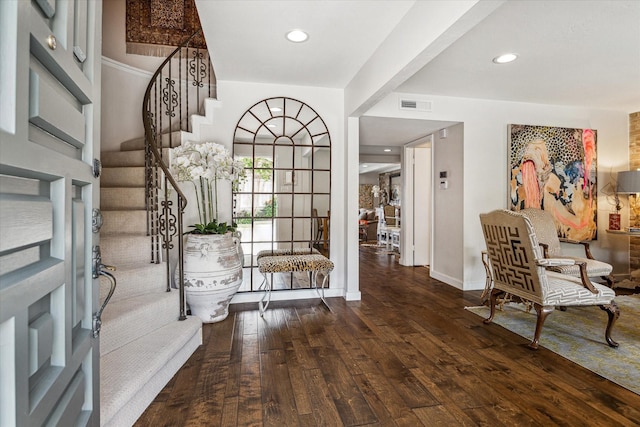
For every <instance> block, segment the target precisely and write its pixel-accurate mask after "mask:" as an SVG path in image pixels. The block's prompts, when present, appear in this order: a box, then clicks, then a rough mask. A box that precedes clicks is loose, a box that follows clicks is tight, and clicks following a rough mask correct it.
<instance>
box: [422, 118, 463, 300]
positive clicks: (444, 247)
mask: <svg viewBox="0 0 640 427" xmlns="http://www.w3.org/2000/svg"><path fill="white" fill-rule="evenodd" d="M463 165H464V124H462V123H461V124H457V125H455V126H451V127H449V128H447V137H446V138H441V136H440V132H436V133H435V134H434V135H433V177H434V178H433V184H434V189H433V218H434V227H433V247H432V249H431V254H432V264H431V266H430V272H431V275H432V276H433V277H435V278H436V279H438V280H442V281H443V282H446V283H449V284H452V285H454V286H456V287H458V288H462V277H463V263H464V259H463V253H464V250H463V248H464V236H463V229H462V226H461V224H462V222H463V210H464V209H465V206H464V167H463ZM440 172H447V178H446V180H447V183H448V188H447V189H442V188H440V185H439V184H440V178H439V176H440Z"/></svg>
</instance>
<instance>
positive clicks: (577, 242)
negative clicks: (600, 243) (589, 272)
mask: <svg viewBox="0 0 640 427" xmlns="http://www.w3.org/2000/svg"><path fill="white" fill-rule="evenodd" d="M560 241H561V242H563V243H572V244H574V245H582V246H584V254H585V256H586V257H587V258H588V259H595V258H594V257H593V255H591V248H590V247H589V242H583V241H580V240H571V239H565V238H560Z"/></svg>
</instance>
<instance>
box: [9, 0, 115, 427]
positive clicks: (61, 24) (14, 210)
mask: <svg viewBox="0 0 640 427" xmlns="http://www.w3.org/2000/svg"><path fill="white" fill-rule="evenodd" d="M101 12H102V4H101V2H100V1H94V0H33V1H24V0H20V1H17V0H8V1H7V0H3V1H0V56H1V58H2V60H1V61H0V111H1V113H0V117H1V118H0V425H1V426H14V425H17V426H27V425H29V426H39V425H56V426H78V425H99V422H100V420H99V414H100V410H99V365H98V363H99V351H98V340H97V339H95V338H94V337H93V334H92V323H93V321H92V316H93V313H94V312H95V311H96V307H97V304H98V297H99V291H98V281H97V280H95V279H93V278H92V247H93V246H94V245H97V243H98V234H97V233H94V232H93V230H92V211H93V209H94V208H97V207H98V200H99V194H98V190H99V181H98V179H97V178H95V177H94V176H93V167H92V165H93V159H94V158H95V157H99V129H100V121H99V117H100V116H99V109H100V56H101V51H100V44H99V42H100V39H101V37H100V34H101Z"/></svg>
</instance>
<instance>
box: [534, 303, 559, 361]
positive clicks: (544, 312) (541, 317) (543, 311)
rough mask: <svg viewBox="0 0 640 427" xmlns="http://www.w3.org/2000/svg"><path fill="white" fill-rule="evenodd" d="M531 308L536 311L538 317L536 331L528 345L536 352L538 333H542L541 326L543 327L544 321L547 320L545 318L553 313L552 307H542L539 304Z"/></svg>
mask: <svg viewBox="0 0 640 427" xmlns="http://www.w3.org/2000/svg"><path fill="white" fill-rule="evenodd" d="M533 307H534V308H535V309H536V313H538V317H537V318H536V331H535V333H534V334H533V341H531V343H530V344H529V348H530V349H532V350H537V349H538V342H539V341H540V333H541V332H542V325H544V321H545V320H547V316H548V315H549V314H551V313H552V312H553V310H554V307H548V306H545V307H543V306H541V305H540V304H534V305H533Z"/></svg>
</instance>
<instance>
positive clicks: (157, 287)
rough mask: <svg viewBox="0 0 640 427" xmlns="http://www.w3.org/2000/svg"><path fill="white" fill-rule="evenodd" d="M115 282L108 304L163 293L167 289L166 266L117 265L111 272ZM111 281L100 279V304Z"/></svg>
mask: <svg viewBox="0 0 640 427" xmlns="http://www.w3.org/2000/svg"><path fill="white" fill-rule="evenodd" d="M111 273H112V274H113V275H114V276H115V278H116V281H117V284H116V290H115V292H114V294H113V296H112V297H111V301H110V302H109V304H113V303H115V302H117V301H119V300H123V299H126V298H131V297H136V296H139V295H142V294H145V293H149V292H165V290H166V288H167V279H166V278H167V266H166V264H164V263H162V264H138V263H136V264H130V265H119V266H117V270H116V271H114V272H111ZM110 288H111V281H110V280H109V279H107V278H105V277H102V276H101V277H100V302H102V301H104V299H105V298H106V297H107V294H108V292H109V289H110Z"/></svg>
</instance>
